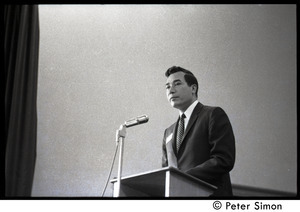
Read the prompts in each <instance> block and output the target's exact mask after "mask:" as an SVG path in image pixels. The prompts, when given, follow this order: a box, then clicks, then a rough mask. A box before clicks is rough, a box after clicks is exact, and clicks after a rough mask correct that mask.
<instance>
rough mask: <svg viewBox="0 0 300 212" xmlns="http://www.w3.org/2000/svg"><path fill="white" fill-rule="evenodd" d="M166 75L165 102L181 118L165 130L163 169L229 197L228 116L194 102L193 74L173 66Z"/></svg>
mask: <svg viewBox="0 0 300 212" xmlns="http://www.w3.org/2000/svg"><path fill="white" fill-rule="evenodd" d="M165 75H166V77H167V83H166V93H167V98H168V100H169V101H170V103H171V105H172V106H173V107H174V108H176V109H178V110H179V113H180V116H179V118H178V120H177V122H176V123H174V124H173V125H171V126H170V127H169V128H167V129H166V130H165V133H164V139H163V157H162V166H163V167H166V166H173V167H175V168H178V169H179V170H181V171H183V172H186V173H187V174H190V175H192V176H194V177H197V178H199V179H201V180H203V181H206V182H208V183H211V184H212V185H215V186H216V187H217V190H216V191H215V192H214V194H213V196H232V187H231V180H230V175H229V172H230V171H231V170H232V168H233V166H234V162H235V139H234V134H233V130H232V127H231V124H230V121H229V119H228V116H227V115H226V113H225V112H224V110H223V109H221V108H220V107H210V106H205V105H203V104H201V103H200V102H199V101H198V100H197V99H198V82H197V79H196V78H195V76H194V75H193V74H192V72H190V71H188V70H186V69H183V68H181V67H177V66H173V67H171V68H169V69H168V70H167V72H166V73H165ZM181 117H182V118H181Z"/></svg>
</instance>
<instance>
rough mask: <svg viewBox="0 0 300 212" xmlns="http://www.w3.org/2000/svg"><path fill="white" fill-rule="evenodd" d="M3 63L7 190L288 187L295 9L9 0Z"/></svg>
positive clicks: (65, 193)
mask: <svg viewBox="0 0 300 212" xmlns="http://www.w3.org/2000/svg"><path fill="white" fill-rule="evenodd" d="M4 67H5V148H4V156H5V192H3V193H5V194H4V199H6V198H8V199H22V198H25V199H31V198H32V199H40V198H44V199H76V198H77V199H106V200H112V202H114V200H119V199H127V198H128V199H163V200H165V199H173V198H175V199H176V198H180V199H195V198H196V199H209V200H217V199H222V198H223V199H239V198H258V199H259V198H283V199H289V198H292V199H293V198H296V197H297V195H298V189H297V186H298V184H297V170H298V164H297V5H296V4H40V5H5V6H4ZM217 203H222V204H223V208H222V209H224V207H225V206H226V207H227V206H228V207H231V209H233V208H232V204H233V203H232V204H231V203H228V204H227V203H226V204H225V202H217ZM275 206H276V207H277V208H276V210H281V211H283V210H282V209H285V208H280V207H279V205H271V206H270V205H269V206H268V207H269V208H266V207H267V206H266V205H265V203H264V202H259V203H257V205H256V204H255V205H254V204H253V205H250V207H252V209H255V210H256V208H255V207H257V208H258V209H259V210H265V209H273V210H274V209H275ZM234 207H235V206H234ZM246 209H247V208H246ZM226 210H227V208H226ZM233 210H234V209H233ZM242 210H244V209H242ZM246 211H247V210H246Z"/></svg>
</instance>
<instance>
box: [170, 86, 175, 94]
mask: <svg viewBox="0 0 300 212" xmlns="http://www.w3.org/2000/svg"><path fill="white" fill-rule="evenodd" d="M175 91H176V90H175V88H174V86H171V87H170V89H169V94H173V93H175Z"/></svg>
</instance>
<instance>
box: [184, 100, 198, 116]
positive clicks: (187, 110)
mask: <svg viewBox="0 0 300 212" xmlns="http://www.w3.org/2000/svg"><path fill="white" fill-rule="evenodd" d="M198 102H199V101H198V100H195V101H194V102H193V103H192V104H191V105H190V106H189V107H188V109H186V111H184V115H185V116H186V119H187V120H189V119H190V117H191V115H192V113H193V111H194V109H195V107H196V105H197V104H198ZM182 114H183V112H181V111H179V115H180V116H181V115H182Z"/></svg>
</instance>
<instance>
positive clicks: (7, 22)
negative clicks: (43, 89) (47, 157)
mask: <svg viewBox="0 0 300 212" xmlns="http://www.w3.org/2000/svg"><path fill="white" fill-rule="evenodd" d="M38 55H39V14H38V6H37V5H4V71H5V148H4V149H5V196H6V197H28V196H31V189H32V184H33V176H34V168H35V159H36V132H37V109H36V98H37V76H38Z"/></svg>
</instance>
